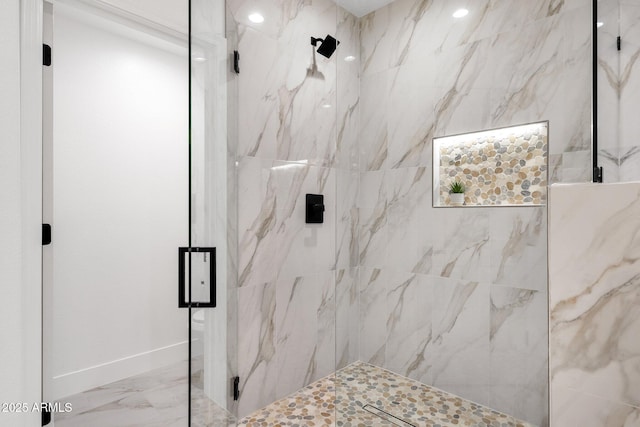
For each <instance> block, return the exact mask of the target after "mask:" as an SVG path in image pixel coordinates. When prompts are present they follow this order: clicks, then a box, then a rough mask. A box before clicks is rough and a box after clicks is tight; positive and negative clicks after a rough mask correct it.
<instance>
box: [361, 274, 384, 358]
mask: <svg viewBox="0 0 640 427" xmlns="http://www.w3.org/2000/svg"><path fill="white" fill-rule="evenodd" d="M390 283H391V273H390V272H388V271H385V270H380V269H369V268H363V267H360V277H359V286H358V287H359V298H360V307H359V322H358V325H359V344H360V348H359V354H360V360H362V361H364V362H367V363H371V364H373V365H377V366H385V364H386V360H385V357H386V346H387V294H388V292H389V287H390Z"/></svg>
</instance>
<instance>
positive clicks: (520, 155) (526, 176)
mask: <svg viewBox="0 0 640 427" xmlns="http://www.w3.org/2000/svg"><path fill="white" fill-rule="evenodd" d="M433 143H434V166H435V167H434V204H435V205H436V206H449V205H451V201H450V198H449V185H450V184H451V183H452V182H454V181H455V180H459V181H461V182H462V183H463V184H464V185H465V188H466V191H465V205H466V206H479V205H481V206H486V205H544V204H545V203H546V200H547V147H548V122H540V123H534V124H528V125H518V126H513V127H508V128H501V129H495V130H490V131H481V132H474V133H468V134H464V135H456V136H450V137H441V138H434V141H433Z"/></svg>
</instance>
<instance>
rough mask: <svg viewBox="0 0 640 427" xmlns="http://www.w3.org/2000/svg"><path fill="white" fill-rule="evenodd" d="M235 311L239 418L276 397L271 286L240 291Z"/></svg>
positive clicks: (246, 288)
mask: <svg viewBox="0 0 640 427" xmlns="http://www.w3.org/2000/svg"><path fill="white" fill-rule="evenodd" d="M238 310H239V312H238V319H239V322H238V355H237V357H238V375H239V376H240V379H241V382H240V390H241V395H240V401H239V404H238V413H239V414H240V415H241V416H243V415H246V414H248V413H251V412H253V411H255V410H256V409H258V408H261V407H263V406H265V405H268V404H269V403H271V402H273V401H274V400H275V399H276V397H277V390H276V387H277V380H278V364H277V363H278V360H277V355H276V340H277V338H276V329H275V328H276V285H275V283H273V282H272V283H263V284H258V285H254V286H246V287H242V288H240V289H239V290H238Z"/></svg>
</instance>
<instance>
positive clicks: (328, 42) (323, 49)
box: [311, 34, 340, 58]
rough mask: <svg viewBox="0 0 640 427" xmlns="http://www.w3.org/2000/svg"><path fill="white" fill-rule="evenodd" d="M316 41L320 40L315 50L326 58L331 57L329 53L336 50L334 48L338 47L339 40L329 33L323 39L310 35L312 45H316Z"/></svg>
mask: <svg viewBox="0 0 640 427" xmlns="http://www.w3.org/2000/svg"><path fill="white" fill-rule="evenodd" d="M318 42H322V43H320V47H318V50H317V52H318V53H319V54H320V55H322V56H324V57H327V58H331V55H333V52H335V51H336V48H337V47H338V45H339V44H340V42H339V41H338V40H336V39H335V38H333V37H331V36H330V35H329V34H327V36H326V37H325V38H324V40H323V39H317V38H315V37H311V44H312V45H313V46H317V45H318Z"/></svg>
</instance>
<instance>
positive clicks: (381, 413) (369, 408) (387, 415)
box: [362, 405, 416, 427]
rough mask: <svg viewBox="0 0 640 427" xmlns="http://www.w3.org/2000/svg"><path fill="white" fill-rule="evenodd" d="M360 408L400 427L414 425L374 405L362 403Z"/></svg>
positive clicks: (412, 426)
mask: <svg viewBox="0 0 640 427" xmlns="http://www.w3.org/2000/svg"><path fill="white" fill-rule="evenodd" d="M362 409H364V410H365V411H367V412H369V413H370V414H373V415H375V416H377V417H380V418H382V419H383V420H386V421H389V422H390V423H391V424H393V425H396V426H401V427H416V426H415V425H414V424H411V423H408V422H406V421H405V420H403V419H401V418H398V417H396V416H395V415H391V414H390V413H388V412H386V411H383V410H382V409H380V408H377V407H375V406H371V405H364V406H363V407H362Z"/></svg>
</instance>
